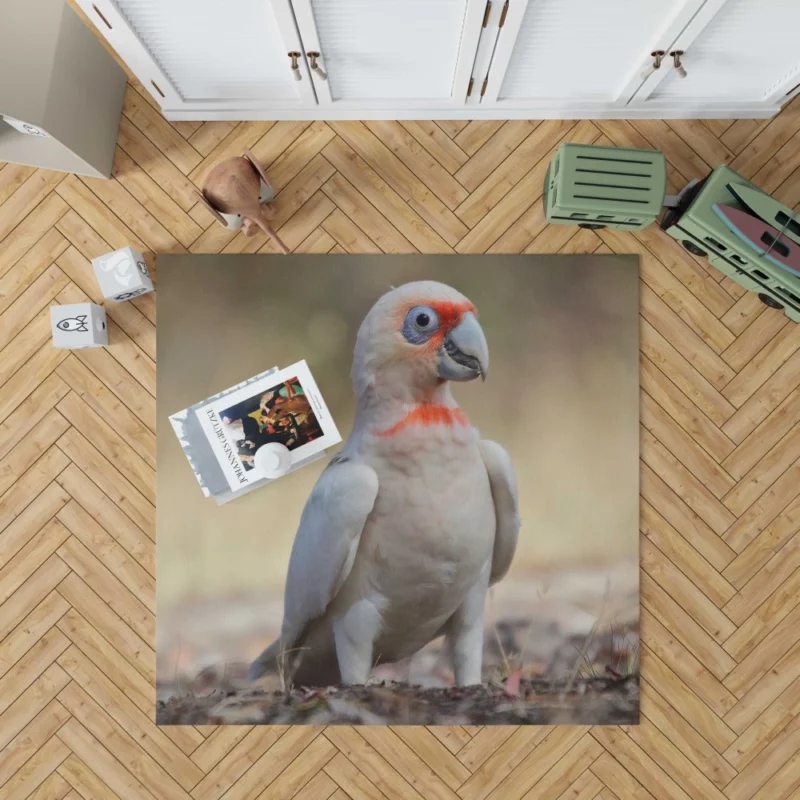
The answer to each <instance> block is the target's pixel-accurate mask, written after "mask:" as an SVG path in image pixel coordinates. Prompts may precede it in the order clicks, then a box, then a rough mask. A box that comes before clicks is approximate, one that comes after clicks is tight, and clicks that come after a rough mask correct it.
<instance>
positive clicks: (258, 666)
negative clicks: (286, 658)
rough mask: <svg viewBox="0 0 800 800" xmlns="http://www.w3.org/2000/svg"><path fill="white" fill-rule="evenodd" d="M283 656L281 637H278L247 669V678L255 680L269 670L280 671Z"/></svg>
mask: <svg viewBox="0 0 800 800" xmlns="http://www.w3.org/2000/svg"><path fill="white" fill-rule="evenodd" d="M282 658H283V645H282V644H281V640H280V638H278V639H276V640H275V641H274V642H273V643H272V644H271V645H270V646H269V647H267V648H266V650H264V651H263V652H262V653H261V655H260V656H258V658H256V659H255V660H254V661H253V663H252V664H250V669H249V670H248V671H247V679H248V680H251V681H255V680H258V679H259V678H261V677H263V676H264V675H266V674H267V673H268V672H273V673H279V672H280V669H281V663H280V662H281V659H282Z"/></svg>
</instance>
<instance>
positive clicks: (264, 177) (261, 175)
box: [242, 150, 275, 194]
mask: <svg viewBox="0 0 800 800" xmlns="http://www.w3.org/2000/svg"><path fill="white" fill-rule="evenodd" d="M242 158H246V159H247V160H248V161H249V162H250V163H251V164H252V165H253V169H254V170H255V171H256V172H257V173H258V177H259V178H261V180H262V181H263V182H264V183H265V184H266V185H267V186H268V187H269V188H270V190H271V191H272V193H273V194H274V193H275V190H274V189H273V188H272V184H271V183H270V182H269V178H268V177H267V173H266V172H264V170H263V169H262V168H261V165H260V164H259V163H258V161H257V160H256V157H255V156H254V155H253V154H252V153H251V152H250V150H245V151H244V155H243V156H242Z"/></svg>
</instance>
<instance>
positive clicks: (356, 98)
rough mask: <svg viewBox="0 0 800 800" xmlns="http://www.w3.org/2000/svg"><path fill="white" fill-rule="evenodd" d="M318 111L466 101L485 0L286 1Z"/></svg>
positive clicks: (462, 102)
mask: <svg viewBox="0 0 800 800" xmlns="http://www.w3.org/2000/svg"><path fill="white" fill-rule="evenodd" d="M292 7H293V9H294V13H295V18H296V20H297V27H298V30H299V32H300V38H301V39H302V42H303V54H304V56H305V58H306V60H307V61H308V62H310V60H311V58H312V56H311V55H309V54H313V53H319V56H317V57H316V62H317V65H318V67H319V68H320V69H321V70H322V71H323V72H324V73H325V74H326V76H327V77H326V78H323V77H321V76H320V74H319V73H313V74H312V80H313V84H314V89H315V91H316V95H317V99H318V101H319V104H320V112H321V113H322V114H323V115H324V109H325V108H327V109H328V110H330V111H333V112H334V113H335V112H336V109H347V108H359V109H364V110H367V111H368V110H370V109H372V110H374V109H416V108H419V109H425V108H445V107H448V106H460V105H463V104H464V99H465V97H466V93H467V86H468V84H469V78H470V71H471V69H472V63H473V61H474V59H475V50H476V48H477V43H478V37H479V36H480V31H481V23H482V20H483V15H484V10H485V9H486V0H292Z"/></svg>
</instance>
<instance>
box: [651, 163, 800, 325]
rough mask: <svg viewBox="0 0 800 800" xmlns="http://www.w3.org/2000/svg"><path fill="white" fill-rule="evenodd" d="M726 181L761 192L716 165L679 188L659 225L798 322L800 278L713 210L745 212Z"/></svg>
mask: <svg viewBox="0 0 800 800" xmlns="http://www.w3.org/2000/svg"><path fill="white" fill-rule="evenodd" d="M728 184H737V185H744V186H749V187H751V188H753V189H756V190H757V191H760V190H759V189H758V187H756V186H754V185H753V184H752V183H750V182H749V181H747V180H745V179H744V178H743V177H742V176H741V175H739V174H738V173H737V172H735V171H734V170H732V169H731V168H730V167H724V166H723V167H717V169H715V170H714V171H713V172H712V173H711V174H710V175H709V176H708V177H707V178H705V179H704V180H703V181H700V182H699V183H697V184H695V185H694V186H691V187H689V188H688V191H686V192H684V193H682V194H681V196H680V200H679V203H678V206H677V207H675V208H668V209H667V211H666V213H665V214H664V217H663V218H662V220H661V229H662V230H663V231H665V232H666V233H667V234H668V235H669V236H672V238H673V239H677V240H678V241H679V242H680V243H681V244H682V245H683V246H684V247H685V248H686V249H687V250H688V251H689V252H690V253H692V254H693V255H696V256H708V260H709V261H710V262H711V263H712V264H713V265H714V266H715V267H716V268H717V269H718V270H719V271H720V272H722V273H724V274H725V275H727V276H728V277H729V278H731V279H732V280H734V281H736V282H737V283H738V284H740V285H742V286H744V288H745V289H749V290H750V291H752V292H756V294H758V296H759V299H760V300H761V301H762V302H763V303H765V304H766V305H768V306H770V307H772V308H779V309H783V310H784V311H785V313H786V316H787V317H789V319H792V320H794V321H795V322H800V277H798V276H796V275H794V274H793V273H791V272H788V271H787V270H785V269H781V268H780V267H778V266H775V265H774V264H772V263H771V262H770V261H769V260H768V259H766V258H762V257H761V256H759V255H758V253H756V252H755V251H754V250H753V249H752V248H751V247H750V246H748V244H747V243H746V242H745V241H743V240H742V239H741V238H739V237H738V236H737V235H736V234H735V233H734V232H733V231H732V230H731V229H730V228H729V227H728V226H727V225H725V223H724V222H723V221H722V219H721V218H720V217H719V215H718V214H717V213H715V211H714V209H713V206H714V205H715V204H724V205H727V206H732V207H734V208H738V209H741V210H743V211H747V209H746V208H745V207H744V206H743V205H742V204H741V202H740V201H739V199H738V197H736V195H734V194H733V193H732V192H730V191H729V190H728Z"/></svg>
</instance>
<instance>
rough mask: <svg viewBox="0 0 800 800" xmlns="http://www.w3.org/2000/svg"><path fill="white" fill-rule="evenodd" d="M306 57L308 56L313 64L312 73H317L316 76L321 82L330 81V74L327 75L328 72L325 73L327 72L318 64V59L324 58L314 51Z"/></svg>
mask: <svg viewBox="0 0 800 800" xmlns="http://www.w3.org/2000/svg"><path fill="white" fill-rule="evenodd" d="M306 55H307V56H308V60H309V61H310V62H311V71H312V72H313V73H315V74H316V75H317V77H318V78H319V79H320V80H321V81H326V80H328V73H327V72H325V70H324V69H322V67H320V66H319V65H318V64H317V59H318V58H322V56H321V55H320V54H319V53H317V52H315V51H313V50H312V51H310V52H308V53H306Z"/></svg>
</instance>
